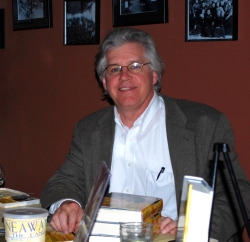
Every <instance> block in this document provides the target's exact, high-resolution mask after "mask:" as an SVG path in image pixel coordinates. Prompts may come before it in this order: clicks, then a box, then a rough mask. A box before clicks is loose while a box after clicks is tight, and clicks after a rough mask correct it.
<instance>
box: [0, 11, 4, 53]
mask: <svg viewBox="0 0 250 242" xmlns="http://www.w3.org/2000/svg"><path fill="white" fill-rule="evenodd" d="M4 39H5V38H4V9H0V49H4Z"/></svg>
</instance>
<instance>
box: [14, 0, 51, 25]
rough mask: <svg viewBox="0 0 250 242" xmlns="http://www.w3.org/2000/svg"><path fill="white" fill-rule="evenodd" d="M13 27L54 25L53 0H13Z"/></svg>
mask: <svg viewBox="0 0 250 242" xmlns="http://www.w3.org/2000/svg"><path fill="white" fill-rule="evenodd" d="M12 6H13V29H14V30H22V29H34V28H51V27H52V5H51V0H12Z"/></svg>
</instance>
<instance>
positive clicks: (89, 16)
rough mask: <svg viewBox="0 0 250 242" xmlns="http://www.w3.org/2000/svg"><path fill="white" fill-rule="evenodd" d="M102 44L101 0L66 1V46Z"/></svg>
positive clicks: (64, 40) (64, 41) (64, 42)
mask: <svg viewBox="0 0 250 242" xmlns="http://www.w3.org/2000/svg"><path fill="white" fill-rule="evenodd" d="M99 43H100V0H64V39H63V44H64V45H91V44H99Z"/></svg>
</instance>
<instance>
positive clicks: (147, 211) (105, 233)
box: [89, 193, 163, 242]
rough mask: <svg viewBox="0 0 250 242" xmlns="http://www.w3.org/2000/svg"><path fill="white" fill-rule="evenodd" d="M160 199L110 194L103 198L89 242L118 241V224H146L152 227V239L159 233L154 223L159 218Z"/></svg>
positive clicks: (161, 201) (161, 202)
mask: <svg viewBox="0 0 250 242" xmlns="http://www.w3.org/2000/svg"><path fill="white" fill-rule="evenodd" d="M162 207H163V200H162V199H161V198H156V197H149V196H139V195H132V194H125V193H111V194H109V195H108V196H106V197H104V199H103V202H102V206H101V207H100V208H99V211H98V215H97V218H96V221H95V224H94V227H93V230H92V232H91V235H90V238H89V241H90V242H96V241H102V242H105V241H109V242H117V241H120V224H121V223H128V222H147V223H152V224H153V225H154V228H153V237H155V236H156V235H157V234H158V233H159V229H158V226H157V223H156V221H157V220H158V219H159V218H160V217H161V210H162Z"/></svg>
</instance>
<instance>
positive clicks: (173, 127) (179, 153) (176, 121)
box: [163, 97, 195, 201]
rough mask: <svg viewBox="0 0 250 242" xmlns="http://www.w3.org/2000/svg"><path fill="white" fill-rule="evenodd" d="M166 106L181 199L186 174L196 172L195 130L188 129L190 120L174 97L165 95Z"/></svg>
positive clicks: (176, 180)
mask: <svg viewBox="0 0 250 242" xmlns="http://www.w3.org/2000/svg"><path fill="white" fill-rule="evenodd" d="M163 98H164V101H165V107H166V125H167V137H168V145H169V152H170V159H171V163H172V168H173V173H174V177H175V188H176V199H177V201H180V196H181V190H182V183H183V177H184V175H192V174H194V167H191V166H190V164H192V159H194V157H195V147H194V132H193V130H191V129H188V128H187V127H188V120H187V118H186V116H185V115H184V113H183V112H182V110H181V109H180V107H179V106H178V105H177V103H176V101H175V100H174V99H171V98H168V97H163Z"/></svg>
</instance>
